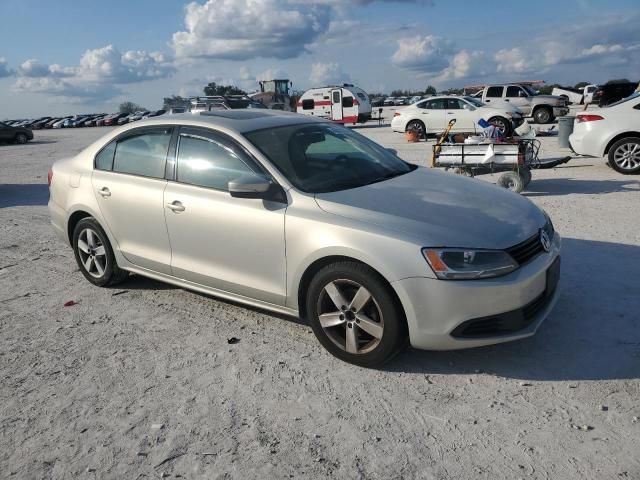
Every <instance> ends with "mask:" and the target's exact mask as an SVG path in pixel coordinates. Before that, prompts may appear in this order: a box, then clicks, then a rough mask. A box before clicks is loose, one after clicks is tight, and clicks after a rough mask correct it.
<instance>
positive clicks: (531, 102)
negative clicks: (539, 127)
mask: <svg viewBox="0 0 640 480" xmlns="http://www.w3.org/2000/svg"><path fill="white" fill-rule="evenodd" d="M476 98H478V99H479V100H482V101H483V102H484V103H486V104H487V105H489V106H494V105H500V104H502V105H504V104H509V105H513V106H515V107H518V108H519V109H520V111H522V113H523V114H524V115H525V116H526V117H533V119H534V120H535V121H536V123H551V122H553V120H554V119H555V118H556V117H561V116H563V115H566V114H567V113H569V108H568V107H567V101H566V99H565V98H563V97H555V96H553V95H538V93H537V92H536V91H535V90H533V89H532V88H531V87H529V86H527V85H519V84H517V83H512V84H502V85H486V86H485V87H484V88H483V89H482V90H481V91H480V92H478V93H477V95H476Z"/></svg>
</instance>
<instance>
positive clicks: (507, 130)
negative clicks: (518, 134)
mask: <svg viewBox="0 0 640 480" xmlns="http://www.w3.org/2000/svg"><path fill="white" fill-rule="evenodd" d="M489 123H493V124H495V125H496V126H497V127H498V129H499V130H502V134H503V135H504V136H505V137H509V136H511V133H512V130H513V124H512V123H511V122H510V121H509V120H508V119H506V118H504V117H492V118H490V119H489Z"/></svg>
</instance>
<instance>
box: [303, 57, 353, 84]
mask: <svg viewBox="0 0 640 480" xmlns="http://www.w3.org/2000/svg"><path fill="white" fill-rule="evenodd" d="M309 81H310V82H311V84H312V85H313V86H314V87H320V86H323V85H340V84H342V83H349V82H351V76H350V75H349V74H348V73H345V72H344V71H343V70H342V68H341V67H340V65H339V64H337V63H321V62H320V63H314V64H313V65H311V74H310V75H309Z"/></svg>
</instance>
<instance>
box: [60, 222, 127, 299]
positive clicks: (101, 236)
mask: <svg viewBox="0 0 640 480" xmlns="http://www.w3.org/2000/svg"><path fill="white" fill-rule="evenodd" d="M73 253H74V254H75V257H76V262H77V263H78V267H79V268H80V271H81V272H82V274H83V275H84V277H85V278H86V279H87V280H89V281H90V282H91V283H93V284H94V285H97V286H99V287H107V286H110V285H116V284H118V283H120V282H122V281H123V280H124V279H126V278H127V277H128V276H129V272H127V271H126V270H122V269H121V268H120V267H118V264H117V263H116V257H115V255H114V254H113V249H112V248H111V244H110V243H109V238H108V237H107V234H106V233H105V231H104V230H103V229H102V227H101V226H100V224H99V223H98V221H97V220H96V219H95V218H93V217H87V218H83V219H82V220H80V221H79V222H78V224H77V225H76V227H75V228H74V229H73Z"/></svg>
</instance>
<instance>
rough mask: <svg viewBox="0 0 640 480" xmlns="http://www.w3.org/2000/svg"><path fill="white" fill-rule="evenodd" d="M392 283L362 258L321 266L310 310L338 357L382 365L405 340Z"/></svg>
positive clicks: (326, 344) (320, 334)
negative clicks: (358, 260)
mask: <svg viewBox="0 0 640 480" xmlns="http://www.w3.org/2000/svg"><path fill="white" fill-rule="evenodd" d="M398 303H399V302H398V300H397V299H396V297H395V296H394V294H393V292H392V291H391V288H390V287H389V285H388V284H387V283H386V282H385V281H384V279H383V278H382V277H380V275H379V274H378V273H377V272H375V271H374V270H373V269H371V268H369V267H367V266H366V265H363V264H361V263H357V262H350V261H347V262H338V263H334V264H331V265H327V266H326V267H324V268H322V269H321V270H320V271H319V272H318V273H317V274H316V275H315V277H313V279H312V280H311V283H310V285H309V288H308V290H307V298H306V305H307V313H308V315H309V321H310V323H311V328H312V329H313V333H314V334H315V335H316V337H317V339H318V341H319V342H320V343H321V344H322V345H323V346H324V347H325V348H326V349H327V350H328V351H329V352H330V353H331V354H332V355H334V356H335V357H337V358H339V359H341V360H343V361H345V362H349V363H353V364H355V365H360V366H362V367H368V368H372V367H378V366H380V365H382V364H384V363H385V362H387V361H389V360H390V359H391V358H393V357H394V356H395V355H396V354H397V353H398V352H399V351H400V350H401V349H402V347H403V346H404V345H405V344H406V341H407V329H406V321H405V318H404V314H403V312H402V308H401V307H400V305H399V304H398Z"/></svg>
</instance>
